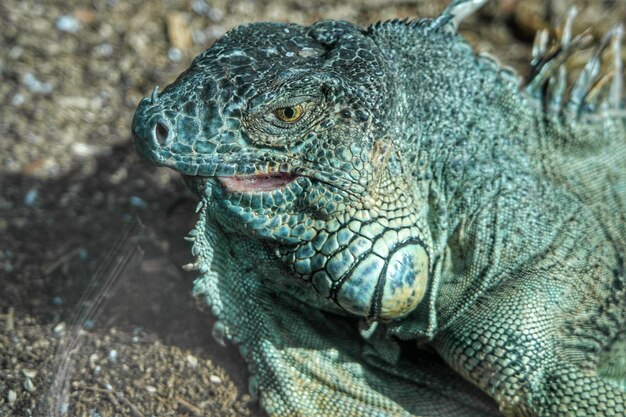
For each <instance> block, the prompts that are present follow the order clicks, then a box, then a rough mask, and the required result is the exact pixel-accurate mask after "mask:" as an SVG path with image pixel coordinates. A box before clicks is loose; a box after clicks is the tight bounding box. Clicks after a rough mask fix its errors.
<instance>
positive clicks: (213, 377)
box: [209, 375, 222, 384]
mask: <svg viewBox="0 0 626 417" xmlns="http://www.w3.org/2000/svg"><path fill="white" fill-rule="evenodd" d="M209 381H211V382H212V383H214V384H221V383H222V378H220V377H219V376H217V375H210V376H209Z"/></svg>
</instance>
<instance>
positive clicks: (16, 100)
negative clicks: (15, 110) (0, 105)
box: [11, 93, 25, 107]
mask: <svg viewBox="0 0 626 417" xmlns="http://www.w3.org/2000/svg"><path fill="white" fill-rule="evenodd" d="M24 101H25V99H24V95H22V94H20V93H17V94H16V95H14V96H13V98H11V105H12V106H15V107H19V106H21V105H22V104H24Z"/></svg>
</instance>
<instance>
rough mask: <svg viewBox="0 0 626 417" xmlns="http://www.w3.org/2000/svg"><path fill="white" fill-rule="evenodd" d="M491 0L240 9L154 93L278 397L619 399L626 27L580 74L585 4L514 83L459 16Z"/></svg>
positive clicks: (235, 314) (256, 363) (213, 256)
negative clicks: (366, 21)
mask: <svg viewBox="0 0 626 417" xmlns="http://www.w3.org/2000/svg"><path fill="white" fill-rule="evenodd" d="M483 3H485V0H457V1H453V2H452V3H451V4H450V5H449V6H448V8H447V9H446V10H444V11H443V13H442V14H441V15H440V16H439V17H436V18H433V19H426V18H423V19H416V20H403V21H399V20H393V21H386V22H379V23H375V24H373V25H371V26H370V27H368V28H367V29H362V28H360V27H358V26H356V25H353V24H351V23H347V22H344V21H333V20H327V21H320V22H318V23H315V24H313V25H311V26H308V27H304V26H300V25H295V24H282V23H254V24H247V25H242V26H239V27H236V28H235V29H233V30H231V31H230V32H228V33H226V34H225V35H224V36H222V37H221V38H220V39H219V40H217V41H216V42H215V44H213V46H211V47H210V48H209V49H208V50H206V51H205V52H203V53H202V54H200V55H199V56H198V57H196V58H195V60H194V61H193V63H192V64H191V66H190V68H189V69H188V70H186V71H185V72H184V73H183V74H181V75H180V76H179V77H178V79H177V80H176V81H175V82H173V83H172V84H171V85H169V86H168V87H167V88H166V89H165V90H163V91H162V92H160V93H159V92H158V91H157V89H155V90H154V93H153V94H152V97H150V98H146V99H143V100H142V101H141V103H140V105H139V108H138V109H137V112H136V113H135V116H134V121H133V134H134V138H135V144H136V147H137V149H138V151H139V153H140V154H141V155H143V156H144V157H146V158H147V159H149V160H150V161H152V162H154V163H156V164H157V165H161V166H166V167H169V168H173V169H174V170H176V171H178V172H180V173H181V174H182V175H183V178H184V180H185V182H186V184H187V186H188V187H189V188H190V189H191V190H192V191H193V193H194V194H195V195H197V196H198V198H199V199H200V203H199V205H198V211H199V220H198V223H197V226H196V227H195V228H194V229H193V231H192V232H191V233H190V236H189V239H190V240H191V241H193V246H192V253H193V255H194V256H196V257H197V261H196V262H195V263H194V264H192V265H189V266H188V268H190V269H197V270H199V272H200V277H199V278H198V279H197V280H196V281H195V287H194V288H195V289H194V292H195V294H196V295H197V296H199V297H201V298H203V299H204V300H205V301H206V303H207V304H208V305H209V306H210V307H211V311H212V313H213V314H214V315H215V316H217V318H218V319H219V320H218V321H217V322H216V325H215V327H214V329H213V333H214V335H215V336H216V337H217V338H218V339H219V338H226V339H228V340H230V341H232V342H233V343H235V344H237V345H238V346H239V348H240V351H241V354H242V355H243V357H244V358H245V360H246V361H247V363H248V365H249V370H250V374H251V375H252V378H251V383H250V389H251V391H252V392H258V395H259V397H260V401H261V404H262V406H263V408H264V409H265V410H266V411H267V413H268V414H269V415H271V416H494V415H498V413H502V414H504V415H506V416H623V415H625V414H624V413H625V412H626V411H625V410H626V290H625V284H626V282H625V280H626V278H625V277H626V274H625V270H624V256H625V255H626V112H625V110H624V104H625V103H624V97H623V94H622V75H623V68H622V61H621V59H620V47H621V40H622V34H623V29H622V27H621V26H617V27H615V28H613V29H612V30H611V31H610V32H609V33H608V34H607V35H606V36H605V37H604V38H603V39H602V40H601V41H600V42H599V43H598V45H597V47H596V48H595V50H594V52H593V53H592V57H591V58H590V60H589V62H588V64H587V65H586V66H585V68H584V69H583V70H582V71H581V73H580V76H579V77H578V78H577V81H574V82H573V83H571V82H568V78H569V75H568V72H567V69H566V68H567V64H568V61H570V59H569V58H570V57H571V56H572V55H573V54H574V53H576V52H577V51H579V50H581V49H583V48H584V46H585V45H586V44H587V43H588V42H587V38H588V35H587V34H582V35H579V36H575V37H574V36H572V33H571V32H572V31H571V26H572V23H571V22H572V19H573V15H574V13H570V15H569V16H568V17H567V20H566V23H565V24H564V26H563V28H562V29H561V30H560V31H559V33H558V36H556V37H550V36H548V32H542V33H541V34H540V36H538V38H537V42H536V43H535V46H534V50H533V59H532V62H531V75H530V77H529V80H528V82H527V83H526V84H524V85H522V84H521V82H520V77H518V76H517V75H516V74H515V73H514V72H513V71H512V70H509V69H507V68H504V67H502V66H500V65H499V64H497V63H496V62H495V61H494V60H493V59H491V58H489V57H484V56H478V55H476V54H475V53H474V52H473V50H472V49H471V47H470V46H469V45H468V44H467V42H466V41H465V40H464V39H463V38H462V36H460V35H459V34H458V31H457V27H458V24H459V22H460V21H461V20H462V19H463V18H464V17H465V16H467V15H469V14H471V13H472V12H474V11H475V10H476V9H477V8H478V7H480V6H481V5H482V4H483ZM602 63H605V64H607V66H608V69H605V70H604V71H601V70H600V68H601V64H602ZM603 74H604V75H603Z"/></svg>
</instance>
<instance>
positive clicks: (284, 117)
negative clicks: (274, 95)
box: [274, 104, 304, 123]
mask: <svg viewBox="0 0 626 417" xmlns="http://www.w3.org/2000/svg"><path fill="white" fill-rule="evenodd" d="M274 115H275V116H276V118H277V119H278V120H280V121H281V122H285V123H295V122H297V121H298V120H300V118H301V117H302V116H303V115H304V109H303V108H302V106H301V105H300V104H296V105H294V106H288V107H281V108H279V109H276V110H274Z"/></svg>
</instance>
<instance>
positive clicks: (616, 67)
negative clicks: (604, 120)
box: [608, 24, 624, 109]
mask: <svg viewBox="0 0 626 417" xmlns="http://www.w3.org/2000/svg"><path fill="white" fill-rule="evenodd" d="M623 39H624V25H623V24H621V25H618V26H616V27H615V28H614V29H613V42H612V46H613V71H614V74H613V82H612V83H611V89H610V91H609V99H608V105H609V108H611V109H618V108H621V107H622V100H623V93H624V78H623V77H624V76H623V72H624V62H623V61H622V41H623Z"/></svg>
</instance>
